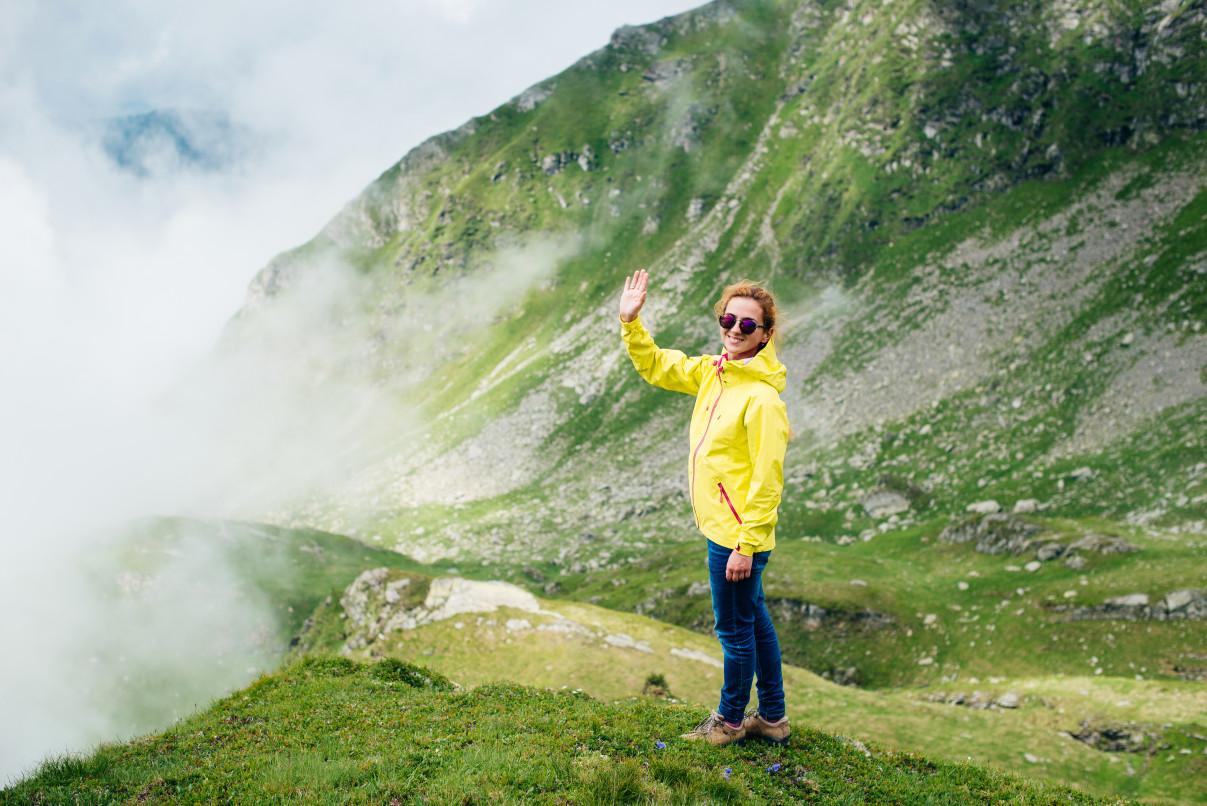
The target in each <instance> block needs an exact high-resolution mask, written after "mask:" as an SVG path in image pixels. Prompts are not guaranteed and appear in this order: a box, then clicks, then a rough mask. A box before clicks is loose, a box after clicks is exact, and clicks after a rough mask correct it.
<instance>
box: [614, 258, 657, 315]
mask: <svg viewBox="0 0 1207 806" xmlns="http://www.w3.org/2000/svg"><path fill="white" fill-rule="evenodd" d="M649 280H650V273H649V272H647V271H645V270H644V269H638V270H637V271H635V272H633V276H632V277H626V278H625V280H624V291H623V292H622V293H621V295H620V320H621V321H622V322H632V321H633V320H634V319H636V318H637V314H639V313H641V306H642V305H644V304H645V287H646V285H647V284H648V283H649Z"/></svg>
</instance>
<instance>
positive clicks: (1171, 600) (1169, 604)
mask: <svg viewBox="0 0 1207 806" xmlns="http://www.w3.org/2000/svg"><path fill="white" fill-rule="evenodd" d="M1204 596H1207V591H1202V590H1197V589H1193V588H1191V589H1187V590H1180V591H1173V592H1172V593H1167V594H1165V609H1166V610H1167V611H1168V612H1169V613H1171V614H1172V613H1175V612H1177V611H1179V610H1181V609H1182V608H1184V607H1186V606H1187V605H1189V604H1191V603H1192V602H1195V601H1197V600H1200V599H1202V598H1203V597H1204Z"/></svg>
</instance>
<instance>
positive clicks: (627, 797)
mask: <svg viewBox="0 0 1207 806" xmlns="http://www.w3.org/2000/svg"><path fill="white" fill-rule="evenodd" d="M697 716H698V709H693V708H688V707H685V706H682V705H674V704H664V703H662V702H659V701H656V700H649V699H646V698H629V699H626V700H622V701H612V702H606V701H601V700H597V699H593V698H591V697H589V696H587V695H585V694H583V693H581V692H578V691H572V690H561V691H556V692H555V691H549V690H541V689H534V688H528V687H524V686H518V685H514V684H496V685H487V686H480V687H477V688H472V689H457V688H454V687H453V686H452V685H451V684H449V682H448V681H447V680H446V679H445V678H444V677H443V676H442V675H439V674H437V673H434V672H431V671H428V670H425V669H423V668H422V667H416V666H412V665H410V664H406V663H403V662H400V661H397V660H392V659H388V660H382V661H378V662H377V663H374V664H358V663H355V662H353V661H350V660H348V659H345V658H315V659H310V660H306V661H302V662H301V663H298V664H295V665H293V666H289V667H287V668H285V669H283V670H281V671H280V672H277V673H275V674H272V675H266V676H264V677H262V678H261V679H259V680H258V681H256V682H255V683H254V684H252V685H251V686H249V687H248V688H246V689H244V690H242V691H239V692H236V693H234V694H233V695H232V696H230V697H228V698H226V699H224V700H222V701H219V702H217V703H215V704H214V705H213V706H212V707H211V708H210V709H209V710H207V711H206V712H205V713H202V714H198V715H197V716H195V717H192V718H190V719H188V720H186V721H183V722H181V723H178V724H177V725H174V726H173V727H172V728H171V729H169V730H168V731H166V732H164V733H162V734H158V735H154V736H146V737H143V738H139V739H136V740H133V741H131V742H129V743H126V744H121V745H111V746H108V747H105V748H102V749H101V750H99V751H98V752H97V753H95V754H94V755H92V756H89V757H87V758H62V759H58V760H55V761H52V762H49V763H47V764H46V765H44V766H43V767H42V769H41V770H40V771H39V773H38V775H37V776H35V777H33V778H30V779H28V780H26V781H24V782H22V783H21V784H20V785H18V786H16V787H13V788H11V789H8V790H5V791H4V792H2V793H0V803H5V804H38V803H245V804H256V803H306V804H314V803H373V804H402V803H414V804H454V803H456V804H471V803H476V804H486V803H492V804H493V803H548V804H572V803H573V804H614V803H652V804H688V803H691V804H697V803H752V804H779V803H786V802H810V803H824V804H846V803H868V804H889V803H892V804H902V806H906V804H936V803H939V804H966V803H985V804H1036V806H1039V805H1040V804H1043V805H1044V806H1047V804H1055V803H1060V804H1065V803H1068V804H1095V803H1107V802H1110V803H1124V802H1125V801H1122V800H1119V799H1114V800H1109V801H1106V800H1101V799H1098V798H1095V797H1093V796H1090V795H1087V794H1084V793H1081V792H1077V791H1075V790H1069V789H1063V788H1059V787H1053V786H1046V785H1042V784H1037V783H1034V782H1032V781H1028V780H1026V779H1022V778H1017V777H1014V776H1011V775H1007V774H1003V773H999V772H994V771H992V770H988V769H986V768H983V767H978V766H974V765H971V764H959V763H950V762H934V761H930V760H928V759H926V758H924V757H922V756H918V755H914V754H911V753H900V752H896V751H892V750H888V749H886V748H883V747H879V746H875V745H872V746H868V745H866V744H864V743H862V742H859V741H855V740H851V739H844V738H842V737H837V736H831V735H828V734H825V733H822V732H819V731H816V730H813V729H810V728H808V727H806V726H800V727H797V728H796V729H795V731H794V742H793V743H792V745H791V746H790V747H788V748H776V747H772V746H763V745H750V746H747V747H744V748H735V747H728V748H719V749H718V748H710V747H700V746H689V745H686V744H685V743H683V742H681V741H679V740H678V739H676V738H674V737H675V736H676V735H677V734H678V733H680V732H683V731H686V730H688V729H690V728H691V727H692V725H693V722H694V720H695V719H696V718H697ZM660 745H661V746H660Z"/></svg>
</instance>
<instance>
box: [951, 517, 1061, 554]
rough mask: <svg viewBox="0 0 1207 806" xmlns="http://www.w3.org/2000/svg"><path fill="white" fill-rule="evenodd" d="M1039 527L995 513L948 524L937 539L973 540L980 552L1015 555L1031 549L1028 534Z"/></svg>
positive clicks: (956, 541)
mask: <svg viewBox="0 0 1207 806" xmlns="http://www.w3.org/2000/svg"><path fill="white" fill-rule="evenodd" d="M1040 531H1041V530H1040V528H1039V527H1038V526H1036V525H1035V524H1033V523H1031V522H1030V521H1027V520H1024V519H1022V518H1019V517H1017V516H1015V515H1007V514H1004V513H995V514H991V515H985V516H983V517H980V518H976V517H974V518H969V519H967V520H964V521H961V522H960V523H956V524H952V525H951V526H948V527H947V528H946V529H944V530H943V531H942V532H940V533H939V541H940V542H941V543H968V542H971V541H973V540H975V541H976V547H975V548H976V550H977V551H978V552H980V553H981V554H1005V553H1007V552H1009V553H1010V554H1011V555H1013V556H1015V557H1017V556H1019V555H1021V554H1024V553H1026V552H1027V551H1029V550H1031V549H1032V547H1033V546H1034V544H1035V541H1034V540H1032V539H1031V538H1032V536H1033V535H1035V534H1037V533H1038V532H1040ZM1045 542H1050V541H1045Z"/></svg>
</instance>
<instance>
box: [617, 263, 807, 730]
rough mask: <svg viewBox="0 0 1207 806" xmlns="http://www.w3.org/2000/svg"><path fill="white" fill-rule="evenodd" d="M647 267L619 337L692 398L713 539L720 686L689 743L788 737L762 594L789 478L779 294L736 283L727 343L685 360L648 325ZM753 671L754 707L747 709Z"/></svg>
mask: <svg viewBox="0 0 1207 806" xmlns="http://www.w3.org/2000/svg"><path fill="white" fill-rule="evenodd" d="M648 282H649V274H648V273H647V272H645V271H638V272H635V273H634V274H633V276H632V277H629V278H626V279H625V285H624V292H623V293H622V294H621V297H620V321H621V336H622V338H623V339H624V345H625V347H626V348H627V349H628V351H629V357H630V358H631V359H632V360H633V366H634V367H636V369H637V372H638V373H640V374H641V377H643V378H645V379H646V381H648V382H649V383H651V384H653V385H654V386H659V387H661V388H663V389H670V390H672V391H675V392H685V393H687V394H689V395H695V396H696V406H695V411H694V412H693V414H692V423H691V454H690V461H689V467H688V480H689V485H690V491H691V501H692V511H693V512H694V513H695V517H696V526H697V527H698V528H699V529H700V531H701V532H703V533H704V536H705V537H706V538H708V540H707V541H706V542H707V544H708V573H709V581H710V582H711V587H712V606H713V613H714V614H715V615H716V632H717V638H719V639H720V640H721V647H722V649H723V650H724V653H725V683H724V685H723V686H722V688H721V701H720V705H718V707H717V710H716V711H715V712H713V713H712V714H711V715H710V716H709V717H708V718H707V719H705V720H704V721H703V722H701V723H700V724H699V725H698V726H697V727H696V729H695V730H693V731H692V732H691V733H687V734H684V736H683V738H685V739H689V740H693V741H695V740H700V739H703V740H705V741H707V742H709V743H711V744H716V745H722V744H729V743H730V742H735V741H742V740H745V739H747V738H759V739H765V740H768V741H772V742H775V743H777V744H787V742H788V737H789V735H790V733H791V728H790V726H789V724H788V718H787V717H786V716H785V715H784V680H783V675H782V673H781V671H780V649H779V642H778V641H777V640H776V637H775V628H774V627H773V626H772V624H771V618H770V616H769V615H768V614H767V608H766V606H765V605H764V603H763V584H762V574H763V569H764V568H765V567H766V565H767V559H768V558H769V557H770V555H771V549H772V548H774V546H775V522H776V518H777V514H776V510H777V509H778V507H779V503H780V493H781V491H782V490H783V486H784V449H785V448H786V446H787V443H788V415H787V411H786V410H785V408H784V404H783V402H782V401H781V400H780V395H779V393H780V392H782V391H783V390H784V386H785V378H786V376H787V372H786V371H785V369H784V365H783V364H781V363H780V362H779V359H778V358H776V356H775V345H774V343H773V342H772V337H773V336H774V334H775V317H776V307H775V298H774V297H772V295H771V294H770V292H768V291H767V290H766V289H764V288H762V287H760V286H758V285H755V284H754V283H750V282H741V283H737V284H736V285H731V286H729V287H728V288H726V289H725V291H724V292H723V293H722V295H721V299H720V301H719V302H717V304H716V306H715V307H714V310H715V311H716V313H717V321H718V322H719V324H720V325H721V341H722V344H723V346H724V352H723V353H722V354H721V355H720V356H719V357H718V356H709V355H704V356H699V357H696V358H688V357H687V356H686V355H684V354H683V353H681V352H679V351H678V350H662V349H659V348H658V347H657V346H656V345H655V344H654V341H653V339H652V338H650V334H649V332H648V331H647V330H646V329H645V327H644V326H643V325H642V324H641V319H640V317H639V316H638V314H639V313H640V312H641V306H642V305H643V304H644V303H645V294H646V286H647V284H648ZM756 675H757V689H758V695H759V706H758V710H757V711H754V712H752V713H751V714H749V715H746V714H745V711H746V706H747V704H748V703H749V701H750V684H751V682H752V681H753V680H754V679H755V677H756Z"/></svg>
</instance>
